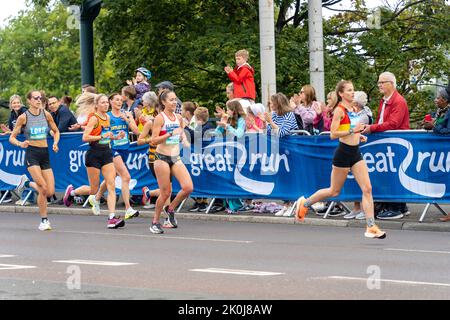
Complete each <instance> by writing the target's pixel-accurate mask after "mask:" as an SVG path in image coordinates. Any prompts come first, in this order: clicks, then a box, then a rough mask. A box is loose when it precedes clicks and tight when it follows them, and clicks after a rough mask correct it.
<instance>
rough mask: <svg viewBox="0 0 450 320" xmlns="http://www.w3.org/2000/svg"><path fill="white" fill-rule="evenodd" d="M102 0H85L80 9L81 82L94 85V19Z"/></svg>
mask: <svg viewBox="0 0 450 320" xmlns="http://www.w3.org/2000/svg"><path fill="white" fill-rule="evenodd" d="M101 5H102V0H85V1H84V2H83V4H82V5H81V10H80V53H81V84H82V85H84V84H90V85H92V86H94V85H95V74H94V20H95V18H97V16H98V15H99V13H100V9H101Z"/></svg>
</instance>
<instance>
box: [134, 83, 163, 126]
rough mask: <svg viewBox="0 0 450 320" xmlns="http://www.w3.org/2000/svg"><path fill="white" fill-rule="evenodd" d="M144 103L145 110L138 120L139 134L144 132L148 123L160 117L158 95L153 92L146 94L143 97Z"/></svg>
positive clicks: (143, 109)
mask: <svg viewBox="0 0 450 320" xmlns="http://www.w3.org/2000/svg"><path fill="white" fill-rule="evenodd" d="M142 103H143V108H142V110H141V113H140V115H139V118H138V119H139V120H138V122H139V123H138V128H139V132H142V130H143V128H144V126H145V124H146V123H147V122H148V121H150V120H153V119H154V118H155V117H156V116H157V115H158V110H157V106H158V97H157V96H156V93H155V92H153V91H149V92H146V93H145V94H144V95H143V96H142Z"/></svg>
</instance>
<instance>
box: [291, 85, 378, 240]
mask: <svg viewBox="0 0 450 320" xmlns="http://www.w3.org/2000/svg"><path fill="white" fill-rule="evenodd" d="M354 94H355V93H354V91H353V84H352V83H351V82H350V81H345V80H343V81H340V82H339V83H338V84H337V86H336V95H337V97H338V102H337V105H336V106H335V107H334V112H333V121H332V123H331V134H330V137H331V139H336V138H339V146H338V147H337V149H336V151H335V153H334V157H333V169H332V171H331V186H330V187H329V188H326V189H321V190H319V191H316V192H315V193H314V194H313V195H312V196H311V197H309V198H307V199H305V198H304V197H303V196H302V197H300V198H299V199H298V200H297V208H296V214H295V218H296V220H298V221H303V220H304V218H305V216H306V214H307V212H308V209H309V208H310V207H311V206H312V205H313V204H314V203H316V202H318V201H322V200H324V199H327V198H331V197H337V196H338V195H339V193H340V191H341V189H342V187H343V185H344V183H345V180H346V179H347V176H348V173H349V172H350V170H351V171H352V173H353V176H354V177H355V180H356V182H357V183H358V185H359V186H360V188H361V191H362V193H363V197H362V207H363V210H364V212H365V214H366V222H367V227H366V232H365V233H364V236H365V237H367V238H378V239H384V238H385V237H386V233H385V232H384V231H381V230H380V229H379V228H378V226H377V225H376V224H375V218H374V212H373V211H374V210H373V198H372V186H371V183H370V178H369V172H368V169H367V165H366V162H365V161H364V160H363V158H362V155H361V152H360V150H359V143H360V142H366V141H367V138H366V137H365V136H363V135H361V131H362V130H363V128H364V125H363V124H362V123H360V122H359V117H358V115H357V113H356V111H357V110H356V109H355V108H354V105H353V99H354Z"/></svg>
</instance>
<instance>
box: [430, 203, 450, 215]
mask: <svg viewBox="0 0 450 320" xmlns="http://www.w3.org/2000/svg"><path fill="white" fill-rule="evenodd" d="M433 204H434V206H435V207H436V209H438V210H439V211H440V212H441V213H442V214H443V215H444V216H448V214H447V212H445V211H444V210H443V209H442V208H441V206H440V205H438V204H437V203H436V202H434V203H433Z"/></svg>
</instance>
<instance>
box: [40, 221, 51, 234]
mask: <svg viewBox="0 0 450 320" xmlns="http://www.w3.org/2000/svg"><path fill="white" fill-rule="evenodd" d="M39 230H41V231H50V230H52V226H51V225H50V221H48V220H44V221H41V223H40V224H39Z"/></svg>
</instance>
